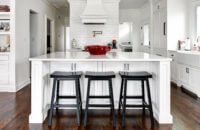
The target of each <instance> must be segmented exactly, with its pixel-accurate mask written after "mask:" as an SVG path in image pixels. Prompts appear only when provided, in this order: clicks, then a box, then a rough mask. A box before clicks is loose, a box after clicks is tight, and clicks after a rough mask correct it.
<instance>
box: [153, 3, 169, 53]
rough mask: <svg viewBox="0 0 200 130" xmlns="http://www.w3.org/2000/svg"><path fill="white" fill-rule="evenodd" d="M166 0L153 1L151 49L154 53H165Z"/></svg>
mask: <svg viewBox="0 0 200 130" xmlns="http://www.w3.org/2000/svg"><path fill="white" fill-rule="evenodd" d="M166 5H167V3H166V0H155V1H153V43H152V50H153V53H154V54H156V55H161V56H166V55H167V53H166V51H167V8H166Z"/></svg>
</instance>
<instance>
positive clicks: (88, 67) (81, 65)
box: [74, 62, 101, 103]
mask: <svg viewBox="0 0 200 130" xmlns="http://www.w3.org/2000/svg"><path fill="white" fill-rule="evenodd" d="M74 68H75V70H76V71H82V72H83V73H85V72H86V71H95V72H97V71H98V65H97V62H75V63H74ZM87 85H88V80H87V79H86V78H85V77H84V76H82V80H81V94H82V95H81V96H82V99H83V103H85V101H86V95H87ZM100 89H101V88H100V87H99V86H98V83H97V82H96V81H92V82H91V88H90V91H91V94H93V95H101V92H100V91H101V90H100ZM91 102H92V101H91ZM92 103H93V102H92Z"/></svg>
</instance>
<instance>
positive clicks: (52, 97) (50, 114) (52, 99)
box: [48, 79, 57, 126]
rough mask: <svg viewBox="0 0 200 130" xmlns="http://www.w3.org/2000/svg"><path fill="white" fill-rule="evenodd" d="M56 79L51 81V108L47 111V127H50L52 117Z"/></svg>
mask: <svg viewBox="0 0 200 130" xmlns="http://www.w3.org/2000/svg"><path fill="white" fill-rule="evenodd" d="M56 81H57V80H56V79H54V81H53V89H52V95H51V108H50V111H49V122H48V126H51V125H52V115H53V109H54V98H55V89H56Z"/></svg>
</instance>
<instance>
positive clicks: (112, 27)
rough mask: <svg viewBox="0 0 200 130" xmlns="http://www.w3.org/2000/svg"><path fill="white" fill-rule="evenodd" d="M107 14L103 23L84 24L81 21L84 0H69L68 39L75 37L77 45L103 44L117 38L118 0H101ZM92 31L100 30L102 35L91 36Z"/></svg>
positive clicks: (84, 5)
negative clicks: (105, 21)
mask: <svg viewBox="0 0 200 130" xmlns="http://www.w3.org/2000/svg"><path fill="white" fill-rule="evenodd" d="M103 3H104V7H105V10H106V12H107V15H108V19H107V23H106V24H104V25H86V24H83V23H82V22H81V18H80V16H81V15H82V13H83V11H84V9H85V7H86V1H85V0H74V1H73V0H71V1H70V39H71V40H72V39H76V41H77V42H78V45H79V46H80V47H83V46H85V45H92V44H95V45H96V44H101V45H105V44H107V43H110V42H112V40H117V41H118V39H119V1H118V0H109V1H106V0H103ZM93 31H102V32H103V34H102V35H97V36H96V37H93Z"/></svg>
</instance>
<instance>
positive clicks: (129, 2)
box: [119, 0, 148, 9]
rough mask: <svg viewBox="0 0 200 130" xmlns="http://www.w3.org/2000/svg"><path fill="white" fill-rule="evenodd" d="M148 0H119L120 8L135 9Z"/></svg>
mask: <svg viewBox="0 0 200 130" xmlns="http://www.w3.org/2000/svg"><path fill="white" fill-rule="evenodd" d="M147 1H148V0H121V1H120V4H119V6H120V9H136V8H139V7H141V6H142V5H144V4H145V3H146V2H147Z"/></svg>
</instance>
